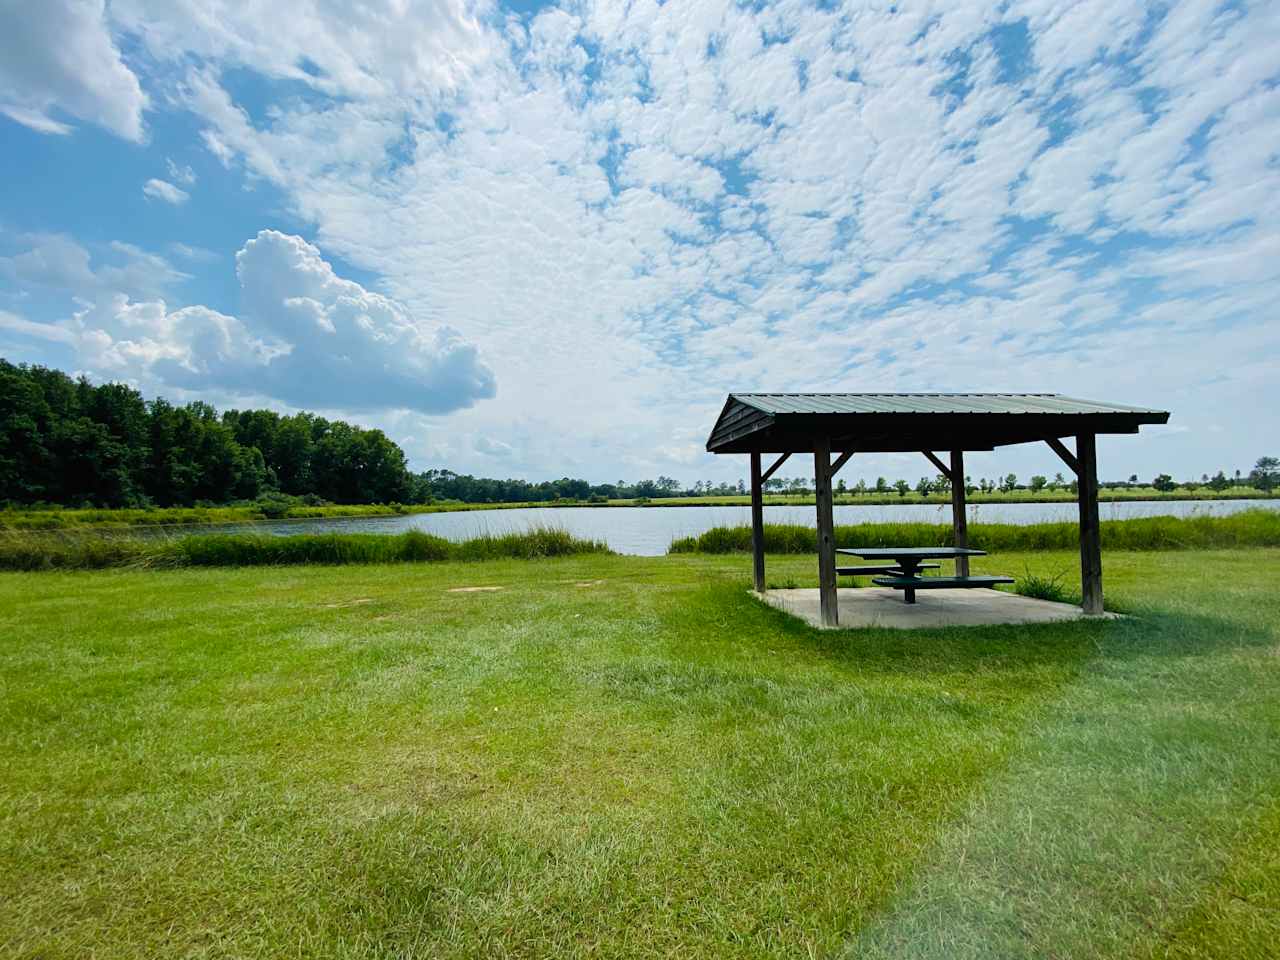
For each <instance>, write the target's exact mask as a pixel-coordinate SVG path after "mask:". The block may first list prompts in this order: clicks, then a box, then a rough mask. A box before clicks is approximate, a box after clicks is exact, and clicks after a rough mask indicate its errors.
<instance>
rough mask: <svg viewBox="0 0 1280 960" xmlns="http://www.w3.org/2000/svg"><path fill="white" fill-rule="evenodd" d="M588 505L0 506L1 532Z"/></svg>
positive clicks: (195, 524) (449, 503)
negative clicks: (81, 507)
mask: <svg viewBox="0 0 1280 960" xmlns="http://www.w3.org/2000/svg"><path fill="white" fill-rule="evenodd" d="M558 506H587V504H578V503H572V502H568V503H566V502H560V501H556V502H551V503H458V502H455V501H445V502H438V503H429V504H400V503H392V504H383V503H372V504H347V505H343V504H325V505H323V506H307V505H305V504H289V505H282V504H278V503H269V502H268V503H248V504H241V505H232V506H225V507H150V508H147V509H145V510H144V509H123V508H122V509H107V508H85V509H78V508H64V507H42V508H26V509H23V508H10V509H6V510H0V531H60V530H68V531H74V530H77V529H81V528H86V527H87V528H93V529H110V530H126V529H128V528H130V527H193V526H205V525H208V524H220V523H256V522H260V521H264V520H328V519H337V518H340V517H397V516H404V515H406V514H415V513H457V512H463V511H472V510H518V509H520V508H522V507H558Z"/></svg>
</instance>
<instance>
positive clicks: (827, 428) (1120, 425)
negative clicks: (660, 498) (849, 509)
mask: <svg viewBox="0 0 1280 960" xmlns="http://www.w3.org/2000/svg"><path fill="white" fill-rule="evenodd" d="M1168 420H1169V414H1168V412H1167V411H1164V410H1152V409H1148V408H1145V407H1132V406H1127V405H1124V404H1118V403H1103V402H1099V401H1096V400H1080V399H1078V398H1076V397H1064V396H1062V395H1060V394H1056V393H732V394H730V395H729V399H728V400H727V401H726V403H725V406H724V409H723V410H722V411H721V413H720V418H719V419H718V420H717V421H716V425H715V428H714V429H713V430H712V431H711V436H710V437H709V438H708V440H707V449H708V450H709V451H711V452H712V453H747V452H753V451H759V452H765V451H773V452H780V453H786V452H800V451H805V450H812V449H813V442H814V440H815V439H816V438H820V437H825V438H827V439H829V440H830V441H831V442H832V443H833V444H836V445H837V448H839V449H857V450H861V451H865V452H891V451H908V450H953V449H960V450H989V449H992V448H993V447H996V446H1004V445H1008V444H1013V443H1028V442H1031V441H1035V440H1044V439H1047V438H1060V437H1068V436H1074V435H1077V434H1080V433H1095V434H1097V433H1137V432H1138V427H1139V426H1140V425H1142V424H1153V423H1166V422H1168Z"/></svg>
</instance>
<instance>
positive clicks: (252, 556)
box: [0, 527, 609, 571]
mask: <svg viewBox="0 0 1280 960" xmlns="http://www.w3.org/2000/svg"><path fill="white" fill-rule="evenodd" d="M608 552H609V548H608V546H607V545H606V544H605V543H603V542H601V541H596V540H584V539H581V538H579V537H575V536H573V535H572V534H570V533H568V532H566V531H564V530H561V529H556V528H554V527H546V528H539V529H533V530H528V531H525V532H522V533H507V534H483V535H481V536H478V537H475V538H472V539H469V540H464V541H460V542H455V541H450V540H446V539H445V538H443V537H437V536H433V535H431V534H428V533H423V532H422V531H420V530H410V531H407V532H405V533H398V534H382V533H308V534H295V535H293V536H288V537H276V536H271V535H269V534H257V533H239V534H228V533H216V534H202V535H187V536H171V537H134V536H111V535H106V536H104V535H100V534H98V533H97V532H96V531H88V532H86V531H83V530H69V531H58V532H50V531H45V532H41V533H12V532H10V533H5V534H0V570H29V571H30V570H96V569H103V568H107V567H142V568H151V569H157V568H158V569H165V568H171V567H259V566H280V565H294V564H328V565H332V564H361V563H363V564H368V563H424V562H438V561H443V560H497V559H510V558H516V559H525V560H533V559H540V558H545V557H564V556H570V555H573V554H578V553H608Z"/></svg>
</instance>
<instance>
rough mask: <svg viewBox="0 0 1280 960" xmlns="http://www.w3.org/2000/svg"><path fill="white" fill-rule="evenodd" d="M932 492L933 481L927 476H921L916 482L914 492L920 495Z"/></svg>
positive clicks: (923, 495)
mask: <svg viewBox="0 0 1280 960" xmlns="http://www.w3.org/2000/svg"><path fill="white" fill-rule="evenodd" d="M932 492H933V481H932V480H930V479H929V478H928V477H921V478H920V479H919V481H917V483H916V493H918V494H920V496H922V497H927V496H929V494H930V493H932Z"/></svg>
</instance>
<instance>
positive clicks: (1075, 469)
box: [1045, 437, 1080, 477]
mask: <svg viewBox="0 0 1280 960" xmlns="http://www.w3.org/2000/svg"><path fill="white" fill-rule="evenodd" d="M1045 443H1047V444H1048V445H1049V446H1050V447H1052V448H1053V452H1054V453H1056V454H1057V455H1058V456H1059V457H1061V458H1062V462H1063V463H1065V464H1066V465H1067V466H1068V467H1070V468H1071V472H1072V473H1074V474H1075V475H1076V476H1077V477H1078V476H1080V461H1079V460H1077V459H1076V455H1075V454H1074V453H1072V452H1071V451H1070V450H1068V449H1067V445H1066V444H1065V443H1063V442H1062V441H1061V440H1059V439H1058V438H1057V437H1049V438H1048V439H1047V440H1045Z"/></svg>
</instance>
